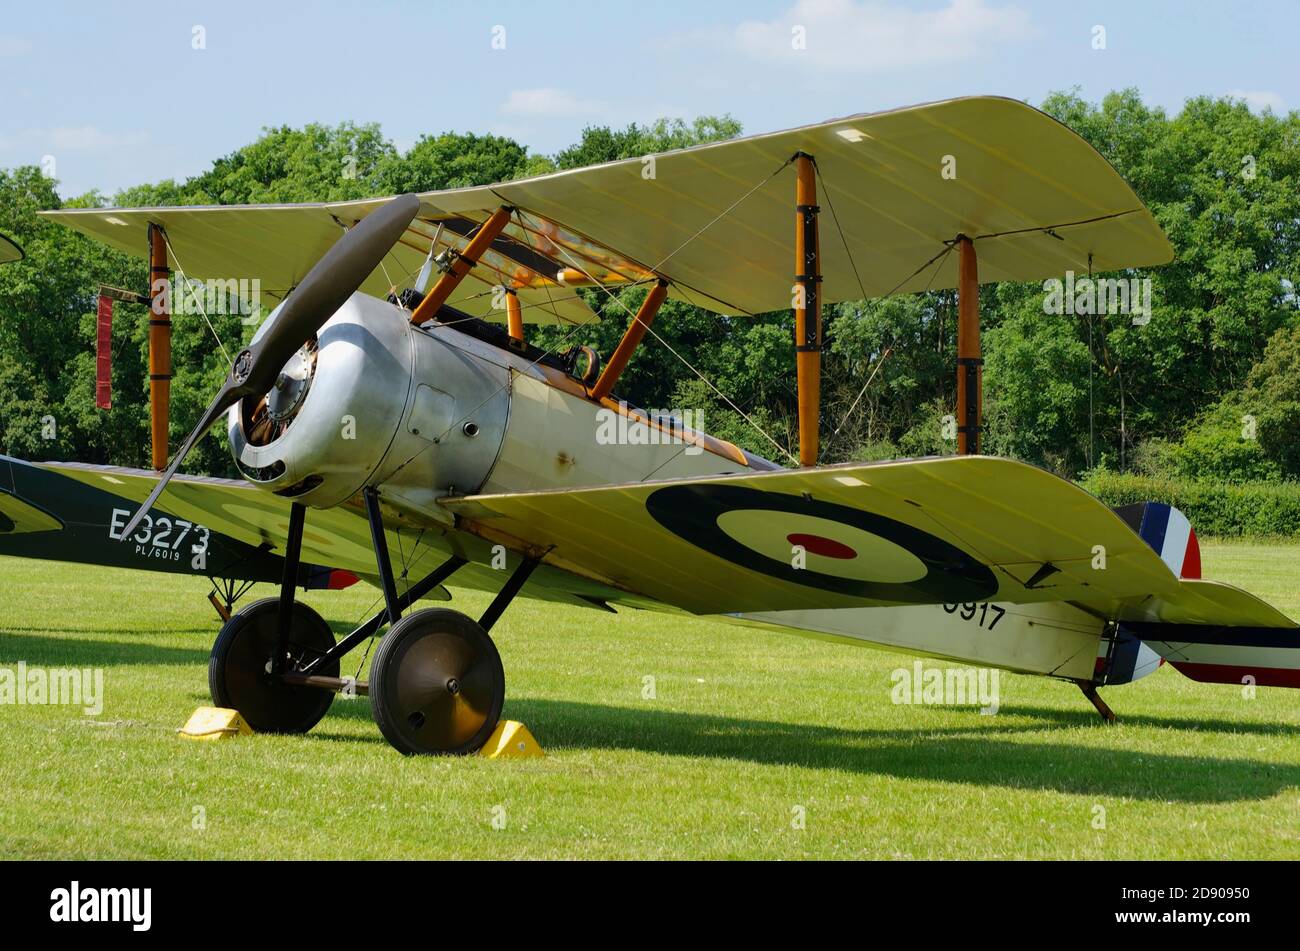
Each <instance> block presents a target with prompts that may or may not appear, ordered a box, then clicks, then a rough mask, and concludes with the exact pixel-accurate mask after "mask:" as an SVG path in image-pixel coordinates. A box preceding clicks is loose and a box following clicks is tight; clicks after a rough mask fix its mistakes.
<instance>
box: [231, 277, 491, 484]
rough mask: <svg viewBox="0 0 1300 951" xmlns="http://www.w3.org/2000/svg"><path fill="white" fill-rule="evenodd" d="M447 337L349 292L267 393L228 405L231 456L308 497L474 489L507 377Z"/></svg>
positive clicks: (256, 479) (249, 471)
mask: <svg viewBox="0 0 1300 951" xmlns="http://www.w3.org/2000/svg"><path fill="white" fill-rule="evenodd" d="M274 319H275V316H274V315H272V317H271V318H270V319H269V320H268V324H269V323H270V321H271V320H274ZM264 326H265V325H264ZM260 332H262V331H261V330H259V333H260ZM449 334H451V335H453V336H448V335H449ZM454 344H455V340H454V331H446V330H443V331H442V332H441V333H438V332H433V333H431V332H428V331H423V330H419V329H417V328H415V327H412V326H411V323H410V320H409V317H408V314H407V312H406V311H405V310H403V309H402V308H400V307H397V306H396V305H393V304H390V303H388V302H386V301H381V300H378V299H376V298H374V297H370V296H369V295H365V294H360V293H358V294H354V295H352V297H351V298H349V300H348V301H347V303H346V304H344V306H343V307H341V308H340V309H339V310H338V311H337V312H336V313H335V314H334V315H333V316H332V317H331V318H330V319H329V320H328V321H327V322H326V323H325V325H324V326H323V327H322V328H321V329H320V332H319V333H318V334H317V336H316V339H315V340H314V341H312V342H309V343H308V344H307V345H305V346H304V347H303V348H302V349H301V350H299V351H298V352H297V353H296V354H294V356H293V357H292V358H291V359H290V360H289V362H288V363H287V364H286V365H285V367H284V369H283V370H282V372H281V373H280V376H279V379H278V380H277V381H276V385H275V388H273V389H272V390H271V392H270V393H268V394H266V395H265V396H264V397H259V398H253V397H247V398H245V399H244V400H242V401H241V402H240V403H239V404H237V405H235V406H233V407H232V408H231V409H230V412H229V417H228V431H229V436H230V444H231V449H232V451H233V453H234V456H235V461H236V463H237V464H238V466H239V468H240V470H241V471H242V472H243V474H244V475H245V476H246V477H247V478H248V479H249V480H250V481H252V482H253V483H255V484H257V485H259V486H262V487H264V488H266V489H268V490H270V491H272V492H275V493H276V494H277V495H281V496H285V497H288V498H292V499H294V500H295V501H299V502H302V503H303V504H306V505H311V506H314V507H316V508H328V507H329V506H333V505H337V504H339V503H341V502H343V501H345V500H347V499H349V498H351V497H352V496H353V495H355V494H356V493H357V492H359V491H360V490H361V489H362V488H363V487H364V486H365V485H367V484H372V485H378V484H380V483H384V484H386V485H389V486H392V487H393V488H400V489H402V490H403V492H402V495H403V496H404V497H405V498H406V499H407V500H408V501H411V502H414V503H416V504H422V505H432V504H433V502H434V501H435V500H436V499H437V498H438V497H439V496H441V495H445V494H447V493H448V492H449V491H455V492H472V491H474V490H475V489H477V488H478V487H479V486H480V485H481V484H482V482H483V481H484V479H485V478H486V477H487V474H488V472H489V470H490V469H491V466H492V463H493V461H494V460H495V458H496V454H497V451H498V450H499V448H500V444H501V440H502V438H503V436H504V433H505V423H506V419H507V417H508V414H509V386H508V380H509V378H508V372H507V370H506V369H505V367H504V366H503V365H500V364H498V363H496V362H494V361H491V360H488V359H484V357H483V356H482V355H479V354H471V353H468V352H466V351H464V350H462V349H460V348H458V347H456V346H455V345H454Z"/></svg>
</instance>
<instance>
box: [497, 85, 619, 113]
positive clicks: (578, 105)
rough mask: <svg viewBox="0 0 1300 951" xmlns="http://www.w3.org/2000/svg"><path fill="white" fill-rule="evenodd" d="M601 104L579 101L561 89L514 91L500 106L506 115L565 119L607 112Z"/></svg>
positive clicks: (593, 101)
mask: <svg viewBox="0 0 1300 951" xmlns="http://www.w3.org/2000/svg"><path fill="white" fill-rule="evenodd" d="M607 108H608V107H607V106H606V105H605V103H603V102H598V101H596V100H594V99H579V98H578V97H576V96H574V95H572V94H570V93H567V92H565V91H564V90H562V89H554V88H551V87H549V86H548V87H544V88H540V89H515V90H512V91H511V92H510V95H509V96H508V97H507V98H506V101H505V103H504V104H502V106H501V111H502V112H504V113H506V114H507V115H513V116H526V117H530V118H533V117H537V118H551V119H566V118H574V117H579V116H596V115H600V114H602V113H604V112H606V111H607Z"/></svg>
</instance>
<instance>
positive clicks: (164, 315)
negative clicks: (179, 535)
mask: <svg viewBox="0 0 1300 951" xmlns="http://www.w3.org/2000/svg"><path fill="white" fill-rule="evenodd" d="M170 273H171V272H170V271H169V270H168V268H167V241H166V239H165V238H164V237H163V230H162V228H161V227H159V226H158V225H155V224H151V225H149V296H150V297H151V298H152V300H151V301H150V306H149V435H150V442H151V449H152V454H153V467H154V469H156V470H157V471H159V472H162V471H163V470H164V469H166V468H167V455H168V453H167V435H168V427H169V425H170V416H171V394H172V315H171V313H170V311H169V308H168V301H169V298H170V292H169V290H168V287H169V284H170Z"/></svg>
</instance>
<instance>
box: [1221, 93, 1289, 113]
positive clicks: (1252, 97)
mask: <svg viewBox="0 0 1300 951" xmlns="http://www.w3.org/2000/svg"><path fill="white" fill-rule="evenodd" d="M1228 95H1229V96H1232V98H1234V99H1244V100H1246V105H1247V106H1249V107H1250V109H1251V111H1252V112H1263V111H1264V110H1265V109H1272V110H1273V111H1274V112H1275V113H1277V114H1278V115H1279V116H1284V115H1286V102H1284V101H1283V99H1282V97H1281V96H1279V95H1278V94H1277V93H1275V92H1267V91H1264V90H1257V89H1256V90H1252V89H1234V90H1232V91H1231V92H1229V93H1228Z"/></svg>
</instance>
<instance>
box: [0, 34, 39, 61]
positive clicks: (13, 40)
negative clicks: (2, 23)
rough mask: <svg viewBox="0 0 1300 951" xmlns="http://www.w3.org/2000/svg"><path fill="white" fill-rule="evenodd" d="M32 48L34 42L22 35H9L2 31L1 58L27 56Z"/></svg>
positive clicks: (0, 36) (0, 35)
mask: <svg viewBox="0 0 1300 951" xmlns="http://www.w3.org/2000/svg"><path fill="white" fill-rule="evenodd" d="M31 50H32V44H31V43H29V42H28V41H27V40H26V39H25V38H24V37H21V36H7V35H5V34H3V33H0V59H4V58H5V57H6V56H25V55H26V54H27V53H30V52H31Z"/></svg>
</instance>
